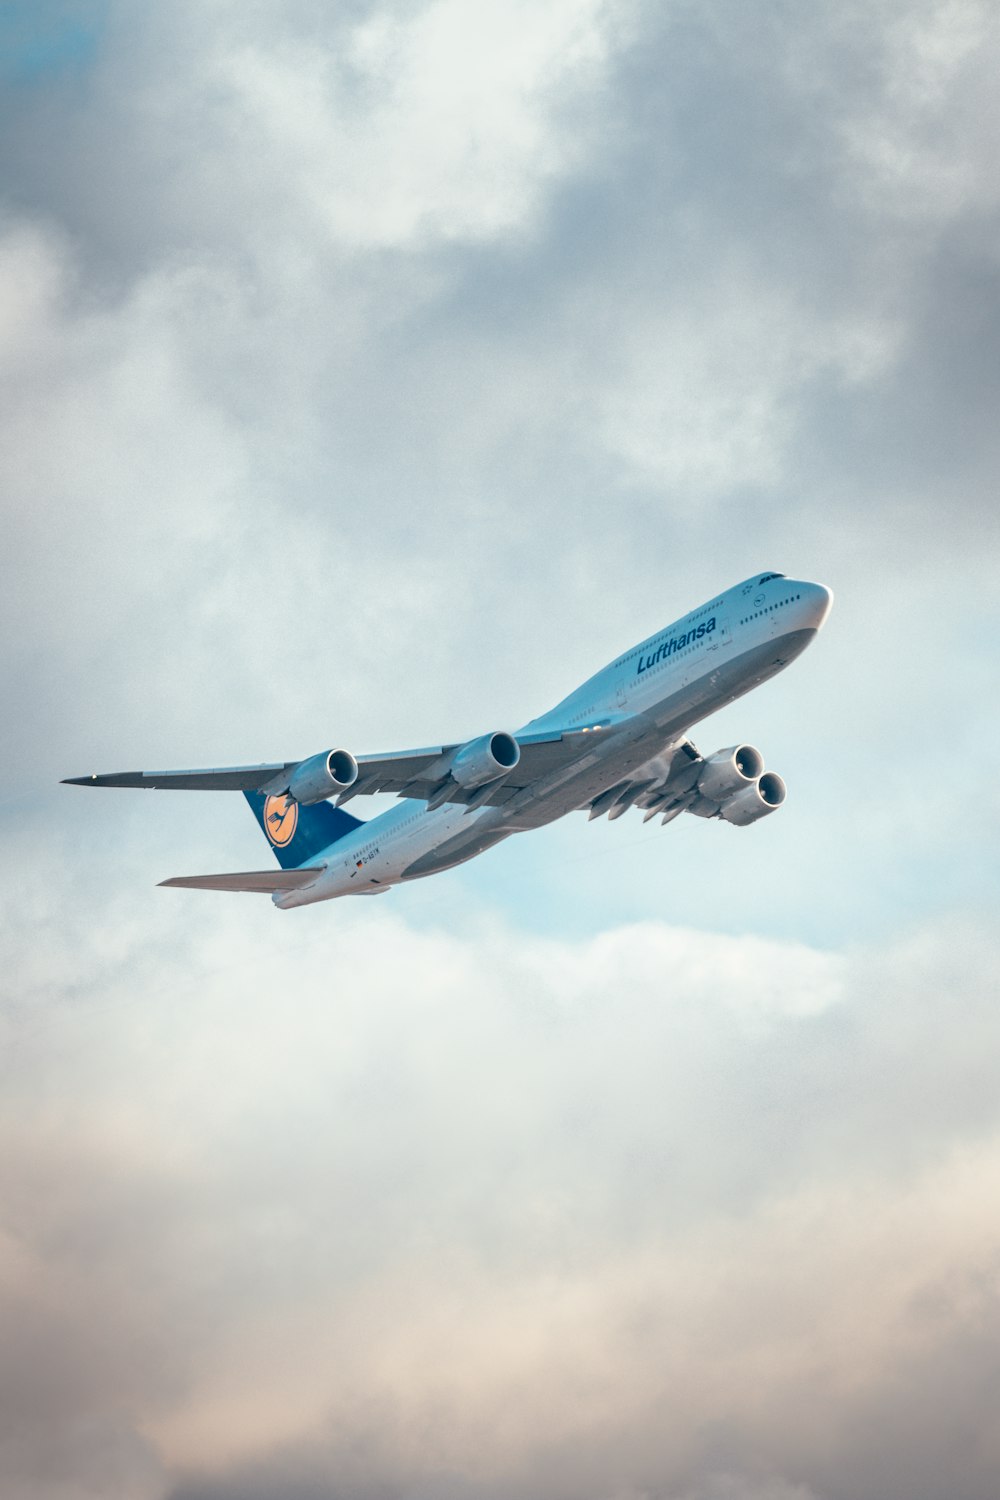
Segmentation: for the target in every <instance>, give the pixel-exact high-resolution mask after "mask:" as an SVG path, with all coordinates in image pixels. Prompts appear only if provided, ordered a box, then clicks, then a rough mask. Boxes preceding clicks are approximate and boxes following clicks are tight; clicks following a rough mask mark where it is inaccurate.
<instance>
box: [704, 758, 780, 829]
mask: <svg viewBox="0 0 1000 1500" xmlns="http://www.w3.org/2000/svg"><path fill="white" fill-rule="evenodd" d="M784 800H785V783H784V782H783V781H782V779H781V777H780V776H778V775H777V774H776V773H775V772H774V771H765V772H764V775H763V776H761V777H760V778H759V779H758V780H757V781H755V782H754V783H753V785H752V786H748V787H744V788H743V791H742V792H737V793H736V795H735V797H730V798H728V800H727V801H725V802H724V803H723V804H722V806H721V808H720V809H719V815H720V817H722V818H725V820H726V822H727V823H735V824H736V825H737V827H739V828H745V827H746V825H747V824H748V823H756V822H757V819H758V818H766V817H767V815H768V813H773V812H777V810H778V808H779V807H780V806H781V804H782V803H783V802H784Z"/></svg>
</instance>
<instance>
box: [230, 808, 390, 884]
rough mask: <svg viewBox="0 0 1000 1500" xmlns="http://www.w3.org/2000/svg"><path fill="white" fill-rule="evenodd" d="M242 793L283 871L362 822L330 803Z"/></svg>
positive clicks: (311, 855) (321, 849)
mask: <svg viewBox="0 0 1000 1500" xmlns="http://www.w3.org/2000/svg"><path fill="white" fill-rule="evenodd" d="M243 795H244V797H245V798H246V799H247V801H248V802H249V804H250V806H251V807H252V808H253V814H254V817H255V818H256V819H257V822H258V823H259V824H260V826H261V828H262V829H263V831H264V835H265V837H266V839H267V842H268V843H269V844H270V845H271V848H272V849H273V850H274V853H275V856H276V857H277V860H278V863H279V865H280V866H281V868H282V869H283V870H294V869H295V867H296V866H297V865H304V864H305V862H306V860H308V859H313V858H314V857H315V856H316V855H317V854H319V853H321V852H322V851H323V850H324V849H327V848H329V846H330V845H331V844H335V843H336V842H337V840H338V839H342V838H344V837H345V835H347V834H348V833H350V832H351V831H352V829H355V828H360V827H361V824H362V821H363V820H362V819H361V818H352V817H351V815H350V813H349V812H344V810H343V808H340V807H333V806H332V805H331V804H330V803H329V802H315V803H313V804H312V806H311V807H307V806H304V805H303V804H302V803H299V802H293V801H292V800H291V798H289V797H265V796H264V793H263V792H244V793H243Z"/></svg>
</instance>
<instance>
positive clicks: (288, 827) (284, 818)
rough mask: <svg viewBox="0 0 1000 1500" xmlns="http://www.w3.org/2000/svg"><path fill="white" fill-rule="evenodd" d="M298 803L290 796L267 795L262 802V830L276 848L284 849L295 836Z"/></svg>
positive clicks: (297, 822)
mask: <svg viewBox="0 0 1000 1500" xmlns="http://www.w3.org/2000/svg"><path fill="white" fill-rule="evenodd" d="M298 824H299V804H298V803H297V802H294V801H293V800H292V798H291V797H284V796H282V797H268V799H267V801H266V802H265V803H264V832H265V833H266V834H267V836H268V838H269V839H270V840H271V843H272V844H273V845H274V847H275V848H276V849H284V847H285V845H286V844H290V843H291V842H292V839H293V838H294V837H295V830H296V828H297V827H298Z"/></svg>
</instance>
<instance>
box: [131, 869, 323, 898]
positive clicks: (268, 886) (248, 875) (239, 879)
mask: <svg viewBox="0 0 1000 1500" xmlns="http://www.w3.org/2000/svg"><path fill="white" fill-rule="evenodd" d="M321 874H322V869H311V868H310V869H308V870H235V871H233V873H232V874H228V875H174V876H173V877H172V878H171V879H170V880H161V881H160V885H172V886H182V887H183V888H184V889H185V890H188V891H260V892H262V893H263V894H264V895H273V893H274V892H275V891H296V890H298V889H299V888H300V887H301V886H304V885H311V884H312V882H313V881H314V880H315V879H316V877H317V875H321Z"/></svg>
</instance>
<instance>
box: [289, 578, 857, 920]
mask: <svg viewBox="0 0 1000 1500" xmlns="http://www.w3.org/2000/svg"><path fill="white" fill-rule="evenodd" d="M830 601H831V595H830V591H829V590H828V589H827V588H825V587H824V586H823V585H822V584H817V583H806V582H803V581H801V580H797V579H791V578H784V577H781V576H780V575H777V574H773V575H758V576H757V577H755V578H752V579H750V580H748V581H747V582H745V583H742V584H737V585H736V586H735V587H734V588H731V589H728V590H727V591H726V592H725V593H722V594H718V595H716V596H715V597H714V598H713V599H711V600H709V601H708V603H707V604H703V605H701V606H700V607H699V608H698V609H695V610H692V611H691V612H690V613H689V614H687V615H685V616H684V617H683V618H682V619H679V620H676V621H675V622H674V623H673V624H672V625H669V626H667V628H666V629H665V630H661V631H659V632H658V633H657V634H656V635H654V636H650V637H649V639H648V640H645V641H643V642H641V644H640V645H638V646H635V647H633V648H632V650H631V651H628V652H626V653H625V654H624V655H623V656H619V657H618V658H617V659H616V660H615V661H613V662H612V663H610V665H609V666H607V667H604V668H603V669H602V670H601V671H600V672H598V673H596V674H595V675H594V676H593V677H591V678H588V680H587V681H586V682H584V683H583V684H582V685H581V686H580V687H578V688H576V689H575V690H574V691H573V692H572V693H570V695H569V696H568V697H566V698H564V699H563V700H562V701H561V702H560V703H558V704H557V705H556V706H555V708H553V709H551V710H549V712H548V713H545V714H542V715H541V716H540V717H538V718H537V719H532V720H531V722H530V723H529V724H527V725H525V726H524V727H523V729H522V730H521V731H520V733H529V734H530V733H531V732H536V731H542V730H558V731H561V732H563V733H567V732H570V731H576V732H579V731H586V733H585V734H580V735H579V751H578V753H577V754H576V755H575V757H574V758H572V760H571V761H570V762H568V763H564V764H562V765H560V767H559V769H558V770H557V771H553V772H552V773H551V775H549V776H547V777H543V778H542V779H541V780H540V781H539V782H537V783H536V784H535V785H533V786H532V787H531V788H530V789H528V790H526V791H524V792H521V793H518V794H517V795H516V796H515V797H513V798H512V799H511V800H510V801H509V802H507V803H506V804H505V805H504V806H503V807H480V808H477V809H474V810H470V809H468V808H466V807H460V806H455V805H453V804H450V803H446V804H445V805H443V806H441V807H437V808H433V809H431V808H428V806H427V804H426V802H419V801H414V800H412V799H406V800H402V801H400V802H399V803H397V805H396V806H394V807H391V808H390V809H389V810H388V811H387V812H384V813H381V814H380V815H378V816H377V817H374V818H372V819H371V820H370V821H369V822H367V823H364V824H362V825H361V826H360V827H359V828H357V829H356V830H354V831H353V832H352V833H350V834H348V835H347V837H345V838H343V839H341V840H339V841H338V842H337V843H336V844H333V845H331V846H330V848H329V849H326V850H324V851H323V852H322V853H321V854H319V855H318V856H316V858H315V859H312V860H310V861H309V867H315V869H316V879H315V881H313V882H311V883H310V884H309V885H307V886H304V887H301V888H299V889H298V890H294V891H280V892H276V893H275V895H274V897H273V900H274V902H275V905H277V906H281V907H290V906H303V905H307V904H310V903H312V902H315V901H326V900H329V899H330V898H331V897H334V896H342V895H355V894H357V895H374V894H377V893H378V892H380V891H384V890H386V889H388V888H389V887H391V886H393V885H397V884H399V882H400V881H404V880H412V879H417V878H419V877H420V876H422V875H429V874H433V873H435V872H436V871H438V870H442V869H447V868H448V867H449V866H451V865H456V864H461V863H462V862H463V861H465V860H467V859H472V858H473V857H474V856H475V855H476V854H480V853H482V851H483V850H484V849H487V848H489V847H491V846H492V845H493V844H495V843H498V842H499V841H500V840H501V839H504V838H508V837H509V836H510V835H511V834H512V833H519V832H523V831H525V830H526V829H529V828H537V827H540V826H542V825H543V824H545V823H550V822H552V821H553V820H554V819H556V818H560V817H562V816H564V814H566V813H567V812H571V811H573V810H574V809H575V808H580V807H585V806H587V805H588V804H589V803H590V802H591V801H592V799H593V798H594V797H596V796H598V795H599V794H600V793H601V792H603V791H604V790H605V789H606V788H608V787H613V786H615V785H616V784H617V783H618V782H619V781H621V780H622V779H623V778H628V777H636V776H639V775H641V768H642V767H643V766H645V765H646V764H647V763H648V762H650V761H655V760H656V758H657V757H660V756H662V755H664V753H665V752H667V751H669V750H670V749H671V748H672V747H673V746H675V745H677V744H678V743H679V741H680V740H681V739H683V737H684V736H685V735H686V733H687V731H688V730H690V728H691V726H692V725H693V724H695V723H696V722H698V721H699V720H700V719H704V718H705V717H707V716H708V715H709V714H711V713H714V712H715V711H716V710H717V709H720V708H722V707H724V706H725V705H726V704H727V703H731V702H732V701H733V699H734V698H738V697H740V696H741V695H742V694H743V693H746V692H749V691H750V689H751V688H753V687H756V686H757V685H758V683H761V682H763V681H765V680H766V679H767V678H769V677H773V676H774V675H775V673H776V672H780V671H781V670H782V668H784V667H786V666H787V665H788V664H789V662H791V661H793V660H794V659H795V657H797V656H799V655H800V654H801V652H802V651H803V650H804V649H805V647H806V646H807V645H808V644H809V642H810V641H811V640H812V639H813V637H814V636H815V633H816V631H817V630H818V628H819V626H820V625H821V624H822V622H823V620H824V618H825V617H826V614H827V612H828V610H829V607H830ZM515 737H516V736H515Z"/></svg>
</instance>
